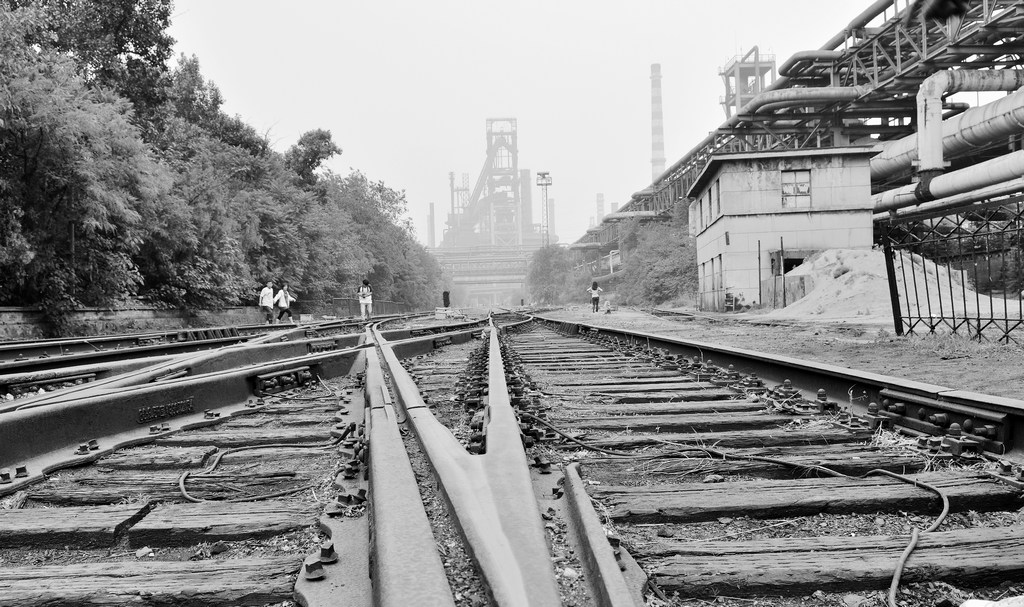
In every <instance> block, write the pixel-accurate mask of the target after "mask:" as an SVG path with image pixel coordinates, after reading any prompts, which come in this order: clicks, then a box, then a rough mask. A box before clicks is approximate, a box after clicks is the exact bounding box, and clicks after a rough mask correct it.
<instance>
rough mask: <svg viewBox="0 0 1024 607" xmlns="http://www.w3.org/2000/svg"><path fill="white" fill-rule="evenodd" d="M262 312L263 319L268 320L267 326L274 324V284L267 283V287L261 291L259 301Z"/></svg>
mask: <svg viewBox="0 0 1024 607" xmlns="http://www.w3.org/2000/svg"><path fill="white" fill-rule="evenodd" d="M258 305H259V307H260V312H262V313H263V318H264V319H266V321H267V324H268V325H271V324H274V283H273V282H271V281H269V280H268V281H267V286H265V287H263V290H262V291H260V299H259V304H258Z"/></svg>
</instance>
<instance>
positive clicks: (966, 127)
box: [871, 89, 1024, 180]
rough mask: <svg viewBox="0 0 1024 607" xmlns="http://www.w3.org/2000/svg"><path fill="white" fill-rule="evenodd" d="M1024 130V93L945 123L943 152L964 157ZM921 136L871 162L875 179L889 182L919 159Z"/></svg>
mask: <svg viewBox="0 0 1024 607" xmlns="http://www.w3.org/2000/svg"><path fill="white" fill-rule="evenodd" d="M1022 130H1024V89H1022V90H1018V91H1016V92H1014V93H1012V94H1010V95H1007V96H1006V97H1003V98H1002V99H998V100H996V101H993V102H991V103H988V104H986V105H982V106H979V107H976V108H972V109H969V110H967V111H965V112H964V113H962V114H959V115H957V116H954V117H952V118H950V119H948V120H945V121H943V122H942V152H943V154H945V155H957V154H962V153H964V152H966V151H968V150H970V149H972V148H976V147H979V146H983V145H986V144H989V143H991V142H992V141H995V140H998V139H1002V138H1006V137H1009V136H1010V135H1013V134H1016V133H1020V132H1021V131H1022ZM917 139H918V138H917V135H916V134H915V135H908V136H906V137H904V138H903V139H898V140H896V141H892V142H889V143H887V144H885V145H884V146H883V147H882V151H881V152H880V153H879V154H878V155H877V156H875V157H874V158H872V159H871V178H872V179H876V180H878V179H886V178H888V177H892V176H893V175H896V174H898V173H900V172H902V171H905V170H907V169H908V168H910V166H911V165H912V164H913V162H914V160H916V159H917Z"/></svg>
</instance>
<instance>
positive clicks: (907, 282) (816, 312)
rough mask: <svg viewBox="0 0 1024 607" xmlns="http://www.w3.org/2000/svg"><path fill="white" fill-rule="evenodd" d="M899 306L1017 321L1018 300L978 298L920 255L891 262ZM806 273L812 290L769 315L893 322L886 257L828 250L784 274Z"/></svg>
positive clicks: (875, 252) (923, 311)
mask: <svg viewBox="0 0 1024 607" xmlns="http://www.w3.org/2000/svg"><path fill="white" fill-rule="evenodd" d="M895 269H896V278H897V283H898V289H899V291H900V307H901V312H902V313H903V314H904V315H907V314H908V310H909V314H910V315H912V316H925V317H927V316H949V315H950V314H955V315H956V316H957V317H958V318H963V317H964V316H965V315H966V316H969V317H970V316H974V315H976V314H978V313H979V310H980V314H981V316H982V317H989V316H991V317H995V318H1002V317H1004V314H1005V316H1006V317H1008V318H1020V315H1021V300H1020V298H1019V297H1015V296H1014V297H1010V298H1008V299H1003V298H1000V297H990V296H988V295H980V294H978V293H976V292H975V291H974V290H972V289H971V288H970V286H969V285H965V284H963V280H962V279H961V276H960V273H959V272H958V271H955V270H954V271H953V272H950V271H949V270H948V269H947V268H946V267H944V266H937V265H935V264H934V263H933V262H931V261H929V260H927V259H924V258H922V257H921V256H920V255H911V254H904V255H902V257H900V256H898V257H897V259H896V265H895ZM799 275H807V276H810V277H811V278H812V279H813V285H814V288H813V289H812V290H811V291H810V292H809V293H807V295H805V296H804V297H802V298H801V299H799V300H797V301H796V302H794V303H793V304H790V305H789V306H788V307H786V308H783V309H779V310H774V311H772V312H770V313H769V314H768V316H771V317H777V318H807V317H813V318H817V319H820V320H837V321H838V320H845V321H848V322H858V323H875V322H883V323H884V322H892V308H891V303H890V301H891V300H890V297H889V283H888V279H887V278H886V275H885V256H884V254H883V252H882V251H881V250H864V249H829V250H827V251H822V252H820V253H818V254H816V255H813V256H811V257H809V258H808V259H807V260H806V261H805V262H804V263H803V264H802V265H800V266H798V267H796V268H794V269H793V270H791V271H790V272H788V273H787V274H786V276H799Z"/></svg>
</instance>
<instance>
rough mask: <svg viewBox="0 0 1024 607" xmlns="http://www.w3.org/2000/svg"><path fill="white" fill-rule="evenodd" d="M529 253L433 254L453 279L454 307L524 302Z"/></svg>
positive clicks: (489, 249)
mask: <svg viewBox="0 0 1024 607" xmlns="http://www.w3.org/2000/svg"><path fill="white" fill-rule="evenodd" d="M532 252H533V249H526V248H523V247H506V248H502V249H500V250H499V249H495V248H492V247H478V248H473V247H465V248H459V249H454V248H453V249H443V248H439V249H434V250H433V253H434V255H435V256H437V258H438V260H439V261H440V263H441V267H442V269H443V270H444V271H445V273H446V274H447V275H448V276H449V277H451V279H452V283H453V287H454V288H455V300H454V301H453V305H455V306H456V307H459V306H462V305H485V304H518V303H519V301H520V300H521V299H526V298H527V294H526V271H527V266H528V265H529V259H530V255H532Z"/></svg>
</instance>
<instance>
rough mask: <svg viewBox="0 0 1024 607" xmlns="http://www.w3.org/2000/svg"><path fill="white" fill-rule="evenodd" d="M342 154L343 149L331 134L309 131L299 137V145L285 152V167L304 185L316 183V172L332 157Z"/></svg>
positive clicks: (318, 130) (321, 131)
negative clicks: (293, 172) (336, 143)
mask: <svg viewBox="0 0 1024 607" xmlns="http://www.w3.org/2000/svg"><path fill="white" fill-rule="evenodd" d="M340 153H341V148H339V147H338V146H337V145H335V143H334V141H333V140H332V139H331V132H330V131H327V130H324V129H316V130H312V131H307V132H305V133H303V134H302V136H301V137H299V141H298V143H296V144H295V145H293V146H292V147H291V148H289V149H288V151H287V152H285V155H284V162H285V165H286V166H287V167H288V168H289V169H291V170H293V171H295V173H296V174H297V175H298V176H299V179H300V180H301V181H302V183H303V184H305V185H307V186H312V185H313V184H315V183H316V180H317V179H316V170H317V169H318V168H320V165H321V164H323V162H324V161H325V160H327V159H329V158H330V157H331V156H335V155H337V154H340Z"/></svg>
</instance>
